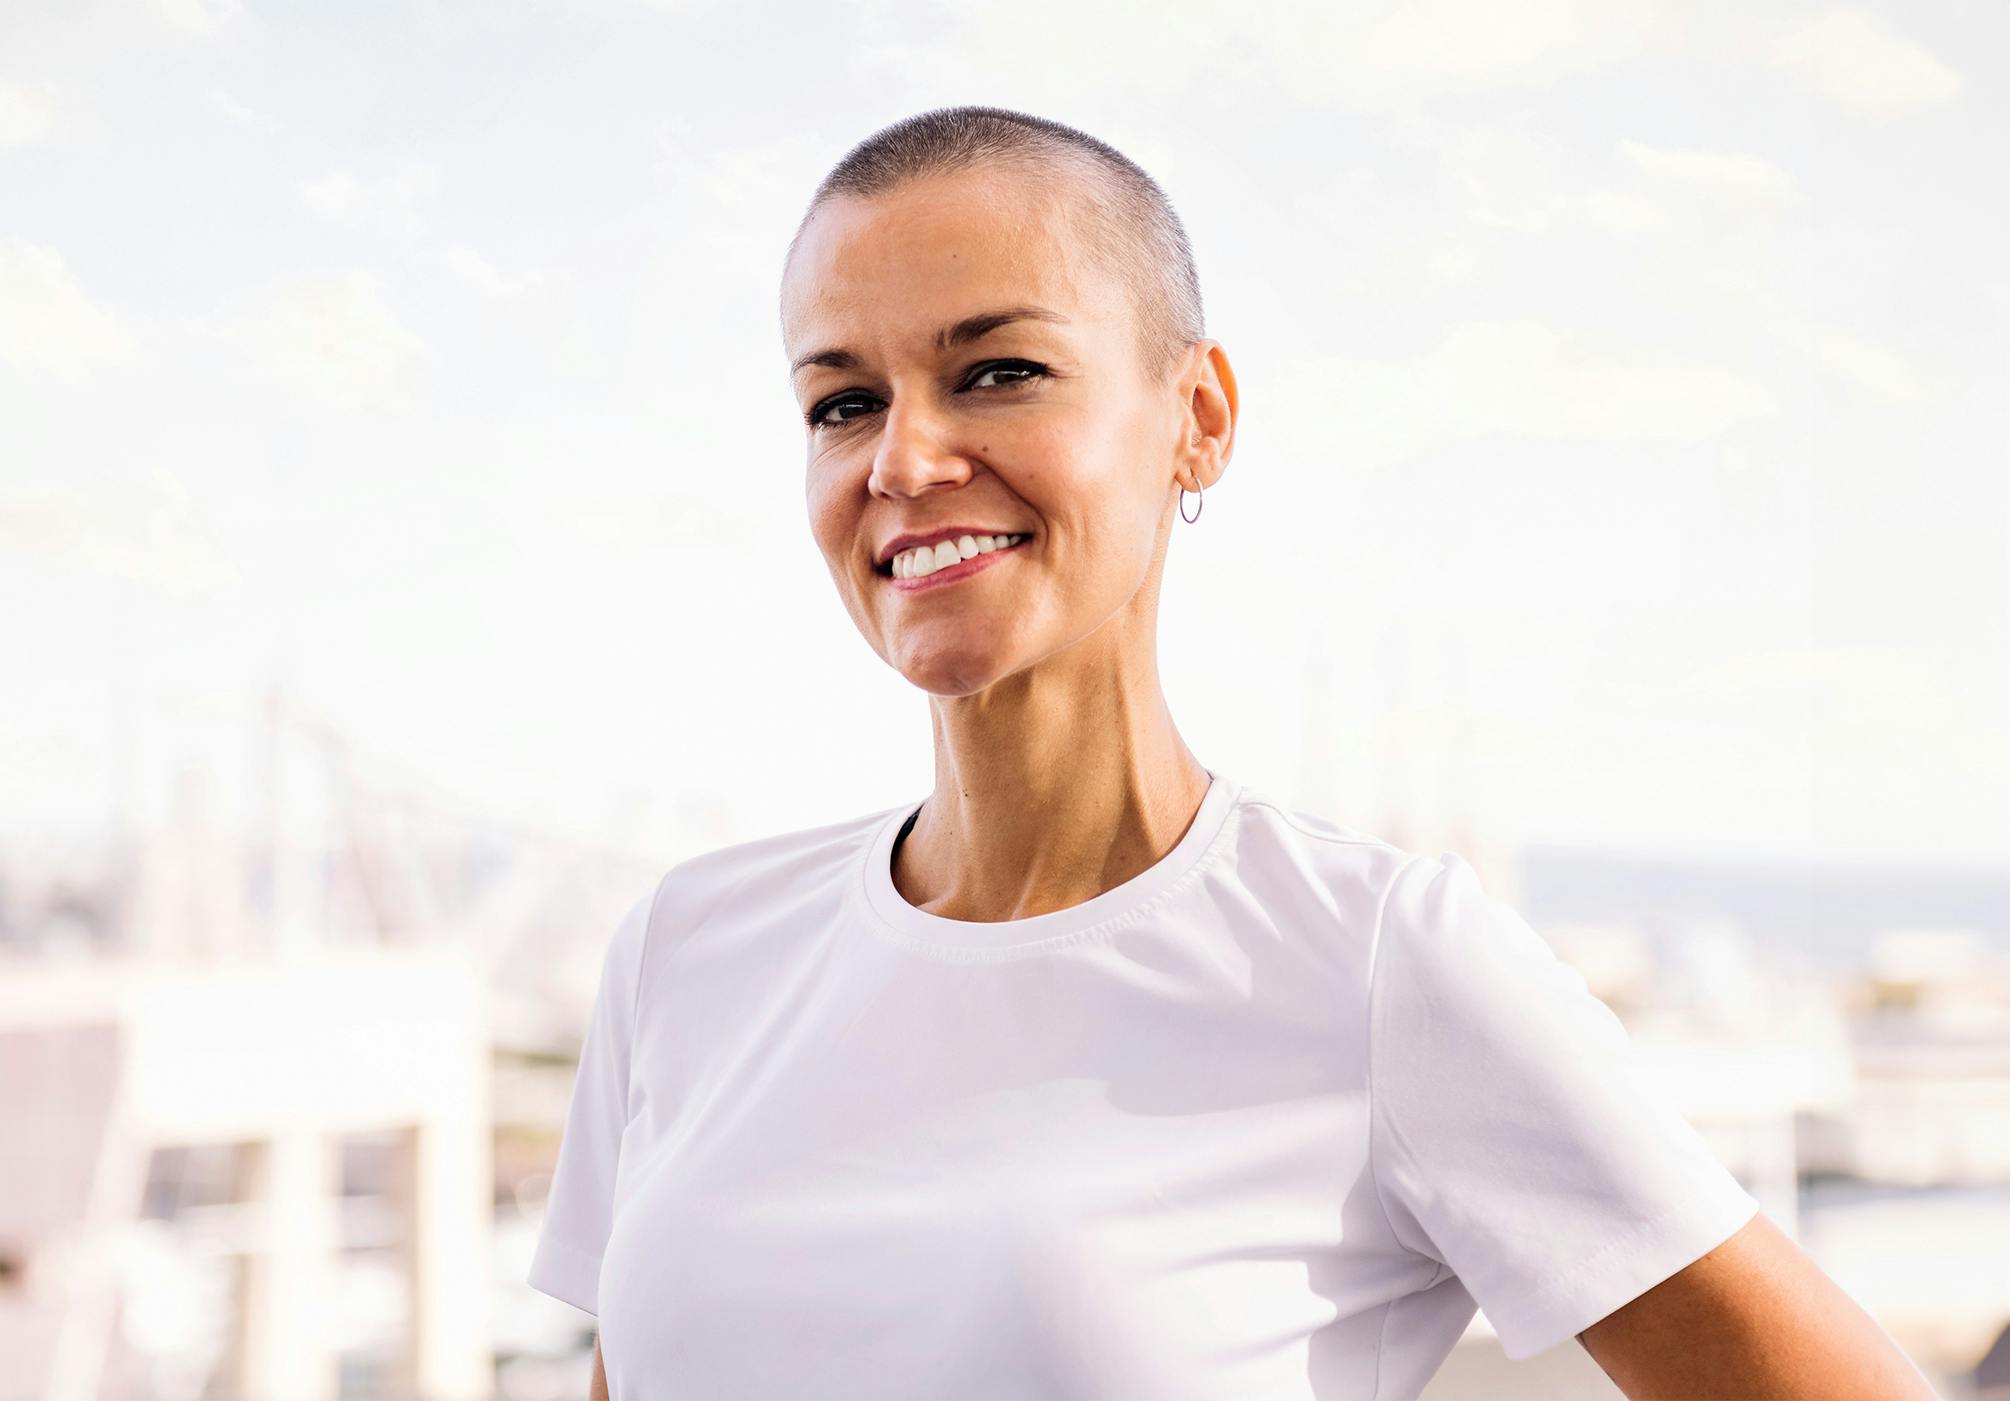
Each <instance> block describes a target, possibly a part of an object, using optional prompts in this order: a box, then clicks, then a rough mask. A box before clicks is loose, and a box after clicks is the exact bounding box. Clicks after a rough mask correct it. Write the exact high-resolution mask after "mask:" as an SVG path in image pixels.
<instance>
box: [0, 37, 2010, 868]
mask: <svg viewBox="0 0 2010 1401" xmlns="http://www.w3.org/2000/svg"><path fill="white" fill-rule="evenodd" d="M2006 70H2010V7H2005V6H2002V5H1978V4H1972V3H1961V4H1955V3H1945V0H1931V2H1930V3H1916V4H1910V5H1905V6H1898V5H1895V4H1868V5H1854V4H1851V5H1840V6H1834V5H1827V4H1799V3H1776V4H1774V3H1767V4H1755V3H1721V2H1720V0H1705V2H1704V3H1694V4H1688V3H1684V4H1676V3H1667V4H1656V3H1640V2H1639V0H1583V3H1576V2H1575V0H1488V3H1485V4H1481V3H1469V4H1450V3H1419V4H1404V5H1391V4H1358V3H1352V4H1350V3H1340V4H1328V5H1322V6H1309V5H1300V4H1290V5H1268V4H1261V3H1252V4H1243V5H1237V6H1234V7H1231V8H1229V9H1227V10H1223V9H1222V8H1221V7H1219V6H1212V5H1200V4H1192V3H1186V2H1185V0H1153V3H1151V4H1142V3H1099V4H1096V5H1082V4H1079V3H1068V4H1062V3H1058V0H1022V3H1019V4H1015V5H1010V6H980V5H949V4H942V3H917V2H916V0H881V2H880V3H866V4H856V5H825V6H815V7H811V6H772V5H750V4H728V3H724V0H673V2H671V3H642V0H507V3H503V2H498V3H472V0H465V2H463V3H417V4H385V3H354V4H342V5H275V4H258V3H254V2H252V0H246V3H236V2H235V0H121V3H106V2H105V0H10V3H8V4H7V5H5V6H4V7H0V600H4V609H5V624H6V626H5V633H4V637H5V650H4V653H0V716H4V722H0V795H4V796H0V840H9V841H12V842H15V843H21V842H29V843H34V842H51V843H53V842H56V841H57V840H59V839H60V838H62V837H64V836H65V834H78V833H88V832H92V831H102V830H104V829H106V827H107V826H108V824H119V823H126V824H129V825H131V824H137V825H140V826H142V827H144V826H146V825H148V824H158V823H160V822H163V821H166V820H169V819H168V816H167V814H168V813H169V812H170V808H169V807H168V799H167V798H166V797H165V796H164V794H166V793H167V792H168V791H169V790H170V789H171V787H172V784H173V782H174V781H175V777H176V775H178V774H186V773H188V772H190V771H199V772H203V773H216V774H224V775H229V774H232V773H236V772H237V771H238V770H239V769H243V770H244V772H245V773H247V774H249V773H251V772H253V770H252V769H250V768H248V767H246V766H248V765H250V764H251V763H252V760H251V759H250V758H248V757H247V756H249V755H252V754H253V753H255V751H256V739H255V733H256V732H255V731H254V730H253V729H252V728H251V727H252V724H253V722H254V721H255V719H256V717H257V716H258V715H259V714H260V713H261V710H260V707H261V706H262V705H263V704H264V698H265V696H266V695H267V694H268V690H269V688H270V687H272V686H273V685H275V684H276V685H279V686H281V687H283V694H284V695H285V696H286V697H287V700H286V704H287V706H288V707H289V713H293V714H297V715H301V716H307V717H312V719H313V723H314V724H315V725H316V726H318V727H319V729H318V730H317V733H322V734H326V735H334V736H339V738H340V743H341V745H342V746H343V748H344V751H345V752H346V753H348V754H349V755H350V756H351V762H352V763H353V764H354V765H356V766H357V768H358V771H359V772H364V773H368V774H376V775H390V776H396V777H397V781H400V782H410V783H411V784H413V785H415V786H417V787H419V788H422V789H424V790H425V791H428V792H432V793H437V794H444V795H450V796H451V797H452V799H453V801H454V802H455V803H457V804H459V805H461V806H463V807H465V808H466V809H467V810H470V811H479V812H484V813H494V814H500V815H505V816H510V817H513V818H520V819H523V820H525V821H533V820H534V821H536V822H538V823H541V824H545V825H546V826H548V827H550V828H552V829H554V830H563V831H568V832H576V833H581V834H588V833H595V832H604V831H609V830H612V829H613V828H614V827H617V826H620V825H621V824H624V823H625V824H627V826H626V827H625V828H624V830H626V831H627V832H629V834H630V835H631V836H636V835H637V834H639V839H640V840H643V841H656V842H662V843H668V842H672V841H674V840H677V839H678V837H677V834H678V833H679V832H680V831H684V830H686V828H685V827H681V826H680V825H679V824H680V823H683V822H685V819H686V817H688V814H690V813H692V812H712V813H718V812H724V813H726V814H727V818H726V821H725V825H724V826H723V827H715V828H713V829H711V830H713V831H714V832H715V833H724V834H727V835H732V836H735V837H754V836H759V835H763V834H767V833H771V832H777V831H782V830H790V829H794V828H798V827H804V826H810V825H815V824H821V823H824V822H834V821H839V820H842V819H845V818H847V817H851V816H855V815H859V814H863V813H865V812H868V811H872V810H878V809H882V808H886V807H890V806H892V805H894V804H896V803H899V802H903V801H906V800H909V799H912V798H917V797H919V796H921V795H923V794H925V793H926V791H927V789H928V787H929V785H930V783H931V779H932V756H931V753H930V748H929V744H930V740H929V728H928V701H927V698H926V696H925V694H924V693H922V692H921V691H919V690H917V689H916V688H915V687H913V686H912V685H910V684H909V683H907V682H906V681H905V680H904V679H902V678H901V677H900V676H898V675H897V674H895V673H893V672H892V671H891V670H890V669H889V668H887V667H886V666H885V665H884V664H883V663H882V662H881V661H880V660H879V659H878V658H877V656H876V655H875V654H874V653H873V652H872V651H871V649H870V648H869V647H868V646H867V645H866V643H865V642H864V640H863V639H862V638H861V637H860V636H859V634H858V633H857V631H856V629H855V628H854V627H853V626H852V624H851V621H850V619H849V617H848V616H847V614H846V613H845V612H844V610H843V608H842V606H841V604H840V603H839V600H838V597H837V594H836V591H835V589H834V588H833V586H832V583H831V579H830V577H829V574H828V572H827V571H826V568H825V566H824V563H823V560H822V558H821V556H820V555H819V553H818V552H817V549H816V546H815V543H814V541H813V540H812V538H811V536H810V533H809V527H808V519H807V513H806V508H805V502H804V494H803V485H804V478H803V470H804V462H805V447H804V440H803V425H802V422H801V419H800V416H799V414H798V413H797V410H796V406H795V404H794V401H793V400H792V398H791V396H790V393H789V386H788V381H787V373H786V366H785V363H784V359H783V355H782V349H781V343H780V338H779V332H778V329H777V321H776V315H777V312H776V308H777V291H778V278H779V271H780V267H781V262H782V255H783V252H784V250H785V248H786V246H787V243H788V239H789V237H790V235H791V234H792V232H793V231H794V228H795V224H796V221H797V219H798V218H799V216H800V214H801V212H802V209H803V207H804V204H805V202H806V201H807V199H808V196H809V194H810V192H811V190H812V189H813V188H814V186H815V184H816V182H817V180H818V179H819V178H820V177H821V175H822V174H823V172H824V171H825V170H826V169H828V168H829V166H830V165H831V164H832V163H834V162H835V161H836V160H837V159H838V158H839V157H841V156H842V155H843V154H844V152H845V151H846V150H847V149H848V148H849V147H850V146H851V145H852V144H853V143H854V142H856V141H858V140H860V139H862V138H864V137H865V136H867V135H868V134H870V133H871V132H872V131H874V130H876V129H877V128H879V127H880V126H883V125H885V124H886V123H888V122H891V121H894V120H897V119H899V118H900V117H903V116H906V115H909V114H911V113H913V112H917V111H921V110H924V109H927V108H931V107H938V106H946V105H952V104H956V103H962V102H983V103H991V104H995V105H1000V106H1006V107H1013V108H1018V109H1021V110H1025V111H1030V112H1034V113H1037V114H1040V115H1043V116H1047V117H1051V118H1055V119H1058V120H1061V121H1065V122H1068V123H1070V124H1072V125H1075V126H1078V127H1081V128H1082V129H1084V130H1086V131H1089V132H1091V133H1093V134H1095V135H1097V136H1099V137H1101V138H1102V139H1104V140H1106V141H1109V142H1111V143H1112V144H1113V145H1115V146H1117V147H1118V148H1119V149H1121V150H1123V151H1124V152H1126V154H1128V155H1130V156H1131V157H1132V158H1133V159H1135V160H1136V161H1138V162H1139V163H1140V164H1142V165H1143V166H1144V167H1145V168H1146V169H1147V170H1148V171H1150V172H1151V173H1152V175H1153V176H1154V177H1155V178H1156V179H1157V180H1158V181H1159V183H1160V184H1161V185H1162V186H1163V187H1164V188H1165V189H1166V191H1167V193H1168V195H1169V196H1170V197H1171V199H1172V201H1173V203H1174V205H1175V206H1176V207H1177V209H1178V210H1179V211H1180V214H1181V217H1182V219H1183V220H1184V222H1185V224H1186V227H1187V229H1188V231H1189V234H1190V236H1191V238H1192V241H1193V244H1194V248H1195V252H1196V258H1197V262H1198V266H1199V270H1200V276H1201V282H1202V287H1203V292H1204V297H1205V301H1206V309H1207V329H1208V333H1209V335H1210V336H1212V337H1214V338H1215V339H1218V340H1220V341H1221V342H1222V344H1223V345H1224V347H1225V348H1226V350H1227V352H1228V354H1229V357H1230V360H1231V363H1232V364H1233V366H1234V367H1235V370H1236V373H1237V378H1238V381H1239V384H1240V387H1241V391H1242V407H1241V419H1240V422H1239V424H1238V429H1237V437H1236V447H1235V453H1234V456H1233V459H1232V461H1231V462H1230V464H1229V468H1228V471H1227V474H1226V475H1225V476H1224V477H1223V479H1222V481H1221V482H1220V483H1219V484H1218V485H1217V486H1216V487H1215V488H1213V489H1212V490H1210V491H1209V492H1208V493H1207V495H1206V499H1205V505H1204V509H1203V514H1202V517H1201V519H1200V521H1199V522H1198V523H1196V524H1194V525H1191V526H1189V525H1185V524H1177V523H1176V524H1175V527H1174V528H1175V531H1176V534H1175V536H1174V538H1173V546H1172V552H1171V558H1170V560H1169V564H1168V569H1167V575H1166V582H1165V588H1164V593H1163V601H1162V609H1161V618H1160V664H1161V671H1162V675H1163V678H1164V682H1165V687H1166V693H1167V696H1168V699H1169V703H1170V705H1171V708H1172V711H1173V714H1174V716H1175V719H1176V721H1177V723H1178V725H1179V728H1180V732H1181V735H1182V736H1183V738H1184V739H1185V740H1186V742H1187V744H1188V745H1189V746H1190V747H1191V748H1192V749H1193V751H1194V752H1195V753H1196V754H1197V755H1198V756H1199V757H1200V758H1201V759H1202V761H1203V762H1204V763H1206V764H1208V765H1209V766H1210V767H1212V768H1215V769H1216V770H1218V771H1225V772H1227V773H1230V774H1232V775H1234V776H1235V777H1237V778H1239V779H1241V780H1242V781H1244V782H1246V783H1249V784H1252V785H1254V786H1256V787H1258V788H1261V789H1264V790H1266V791H1268V792H1270V793H1272V794H1273V795H1274V796H1277V797H1278V798H1280V799H1283V800H1285V801H1287V802H1292V803H1296V804H1299V805H1302V806H1304V807H1306V808H1307V809H1308V810H1312V811H1316V812H1319V813H1320V814H1321V815H1324V816H1327V817H1329V818H1331V819H1333V820H1335V821H1339V822H1342V823H1346V824H1348V825H1353V826H1357V827H1362V828H1365V829H1367V830H1371V831H1375V830H1380V829H1381V825H1382V824H1383V823H1385V822H1387V821H1389V820H1391V815H1392V814H1396V813H1410V814H1413V815H1416V816H1419V817H1422V818H1425V819H1428V820H1431V821H1443V820H1447V819H1448V818H1449V817H1451V816H1454V815H1456V816H1458V817H1459V818H1461V819H1462V820H1463V821H1465V822H1466V823H1467V824H1468V825H1469V826H1471V827H1472V828H1475V829H1478V830H1482V831H1485V832H1487V833H1489V834H1493V835H1494V836H1495V837H1496V838H1497V839H1499V840H1503V841H1508V842H1512V843H1536V842H1540V843H1569V844H1577V845H1590V846H1605V847H1612V848H1618V849H1626V850H1633V851H1649V852H1661V853H1680V854H1711V853H1724V854H1737V855H1740V856H1752V855H1761V856H1765V855H1776V856H1779V857H1782V858H1787V857H1803V856H1815V857H1826V858H1843V859H1863V860H1900V861H1931V860H1954V861H1962V862H1977V861H1983V862H1991V863H2004V862H2010V472H2006V470H2005V461H2004V456H2005V444H2006V442H2010V433H2006V429H2010V407H2006V406H2010V392H2006V391H2010V273H2006V270H2005V264H2004V258H2003V250H2004V249H2005V248H2010V190H2006V184H2005V182H2004V180H2003V179H2002V174H2001V172H2002V171H2003V170H2004V169H2005V168H2010V150H2006V145H2010V141H2006V135H2010V82H2006V81H2005V80H2006V78H2010V72H2006ZM384 781H385V782H390V781H391V779H390V778H385V780H384ZM235 782H236V780H228V779H227V780H226V782H225V786H226V787H229V786H231V785H232V784H233V783H235ZM244 782H245V783H249V779H245V780H244ZM638 814H640V817H638ZM638 823H639V824H640V825H639V826H638V825H637V824H638Z"/></svg>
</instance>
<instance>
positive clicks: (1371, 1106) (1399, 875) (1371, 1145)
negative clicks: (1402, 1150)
mask: <svg viewBox="0 0 2010 1401" xmlns="http://www.w3.org/2000/svg"><path fill="white" fill-rule="evenodd" d="M1429 859H1430V858H1429V857H1427V856H1426V855H1425V854H1424V853H1422V852H1419V853H1417V854H1416V855H1413V856H1411V857H1410V858H1409V859H1408V860H1407V861H1405V862H1404V863H1403V864H1402V865H1401V866H1398V867H1397V868H1396V874H1395V875H1393V876H1391V877H1390V878H1389V884H1388V885H1387V886H1386V887H1385V888H1384V889H1383V891H1382V898H1381V900H1380V901H1379V902H1378V903H1377V904H1376V906H1375V928H1374V932H1373V934H1371V935H1370V936H1369V941H1368V995H1367V997H1366V999H1365V1002H1366V1012H1365V1015H1363V1017H1362V1018H1361V1020H1362V1024H1363V1025H1362V1040H1363V1042H1364V1043H1365V1049H1364V1053H1363V1056H1362V1060H1363V1063H1364V1065H1365V1066H1366V1073H1365V1075H1364V1076H1363V1078H1364V1080H1365V1081H1366V1085H1367V1089H1366V1096H1367V1101H1368V1112H1367V1123H1368V1151H1367V1162H1368V1182H1369V1184H1370V1185H1371V1186H1372V1187H1373V1188H1374V1189H1375V1205H1376V1207H1377V1208H1378V1209H1379V1210H1380V1211H1381V1213H1382V1224H1383V1225H1384V1226H1385V1227H1386V1228H1387V1229H1388V1232H1389V1238H1390V1239H1391V1240H1393V1241H1395V1242H1396V1245H1397V1247H1398V1248H1399V1249H1401V1250H1403V1251H1405V1252H1406V1253H1408V1254H1410V1255H1414V1256H1416V1257H1417V1258H1419V1259H1422V1260H1429V1261H1431V1263H1433V1264H1435V1265H1437V1266H1438V1267H1439V1269H1440V1270H1443V1269H1445V1268H1447V1266H1446V1262H1445V1261H1442V1260H1439V1259H1437V1258H1436V1257H1434V1256H1431V1255H1426V1254H1425V1253H1424V1252H1422V1251H1420V1250H1417V1249H1415V1248H1414V1247H1413V1246H1411V1245H1410V1244H1409V1243H1408V1242H1407V1241H1405V1240H1404V1239H1403V1237H1402V1234H1401V1233H1400V1232H1399V1231H1398V1230H1397V1229H1396V1221H1395V1218H1394V1216H1392V1215H1391V1214H1390V1211H1389V1202H1388V1199H1387V1197H1385V1196H1384V1195H1383V1192H1382V1178H1381V1173H1380V1170H1379V1169H1378V1168H1377V1167H1376V1165H1375V1120H1376V1117H1377V1108H1378V1104H1379V1100H1378V1098H1377V1096H1376V1093H1375V991H1376V987H1377V974H1378V973H1379V972H1380V971H1381V966H1382V958H1381V953H1382V937H1383V927H1384V923H1385V921H1386V919H1387V916H1388V910H1389V902H1390V901H1391V900H1392V899H1394V898H1395V893H1396V887H1397V886H1399V885H1401V884H1402V883H1403V877H1404V875H1406V874H1407V873H1408V872H1409V870H1410V868H1411V867H1412V866H1415V865H1416V864H1417V863H1418V862H1420V861H1425V860H1429ZM1382 1117H1383V1118H1385V1119H1386V1118H1387V1114H1386V1113H1384V1114H1383V1115H1382ZM1432 1282H1433V1283H1436V1282H1437V1279H1436V1276H1433V1277H1432Z"/></svg>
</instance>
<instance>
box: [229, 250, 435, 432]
mask: <svg viewBox="0 0 2010 1401" xmlns="http://www.w3.org/2000/svg"><path fill="white" fill-rule="evenodd" d="M192 329H193V330H194V331H195V333H196V334H197V335H198V336H207V337H210V338H213V339H216V340H219V341H221V342H223V343H224V344H225V345H227V346H231V347H234V348H235V349H237V350H238V351H239V352H240V353H241V354H242V356H243V357H244V360H245V361H246V363H247V364H248V367H249V368H248V371H247V372H248V373H249V374H251V375H252V376H254V377H256V378H265V379H275V380H282V381H287V382H291V383H295V384H300V385H304V386H305V387H306V388H308V389H310V390H312V391H313V392H314V393H316V394H318V395H319V396H321V397H322V398H323V399H325V400H327V401H328V402H329V403H332V404H335V405H338V406H340V407H344V408H390V409H403V408H405V407H407V406H408V398H407V392H406V376H407V373H408V371H409V370H410V368H411V366H412V364H413V363H414V362H415V361H416V360H417V359H418V358H419V356H420V354H421V353H422V352H423V350H424V348H425V343H424V342H423V341H422V340H421V339H420V337H419V336H418V335H417V334H415V333H414V332H413V331H411V330H410V329H409V328H408V327H406V326H405V324H404V323H403V322H402V321H400V320H399V319H398V317H397V315H396V313H395V312H394V311H393V310H392V309H391V307H390V305H389V304H388V303H387V302H386V301H385V300H384V296H383V294H382V292H381V291H380V290H379V288H378V285H377V279H376V277H375V275H374V274H372V273H370V272H369V271H367V270H366V269H362V268H352V269H350V270H349V271H347V272H343V273H339V274H333V275H321V276H313V277H306V278H301V279H299V280H297V281H295V282H291V283H288V284H286V285H284V286H281V287H279V288H276V289H274V290H272V291H270V292H268V293H266V294H265V295H264V296H262V297H261V298H260V299H259V300H258V301H257V302H256V304H254V305H253V306H251V307H250V308H249V309H248V310H240V311H234V312H227V313H225V314H223V315H221V316H219V317H215V318H211V319H207V320H203V321H199V322H197V323H196V324H195V325H194V327H193V328H192Z"/></svg>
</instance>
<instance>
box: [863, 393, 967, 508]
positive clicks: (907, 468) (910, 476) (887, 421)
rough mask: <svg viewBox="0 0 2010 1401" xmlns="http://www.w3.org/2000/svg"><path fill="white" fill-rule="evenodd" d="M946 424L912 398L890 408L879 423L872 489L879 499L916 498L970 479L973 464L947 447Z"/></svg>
mask: <svg viewBox="0 0 2010 1401" xmlns="http://www.w3.org/2000/svg"><path fill="white" fill-rule="evenodd" d="M947 432H948V429H947V425H946V422H945V420H944V419H943V418H942V417H941V416H940V415H936V414H932V413H930V412H929V410H928V406H927V405H926V404H925V403H917V402H916V401H915V398H914V396H913V395H908V396H905V397H904V398H903V399H901V400H899V401H896V402H895V403H893V404H891V405H889V406H888V407H887V410H886V416H885V417H884V418H883V419H881V421H880V434H879V446H878V448H877V450H876V451H875V452H874V453H873V459H872V477H871V480H870V481H869V483H868V486H869V488H870V489H871V491H872V492H873V494H874V495H876V496H916V495H919V494H920V493H922V492H924V491H926V490H928V489H929V488H930V487H933V486H938V485H942V486H954V485H956V484H958V483H961V482H965V481H968V480H969V479H970V461H969V459H968V458H966V457H964V456H962V455H961V454H959V453H957V452H956V451H954V450H953V449H952V448H951V447H949V446H948V442H947Z"/></svg>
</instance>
